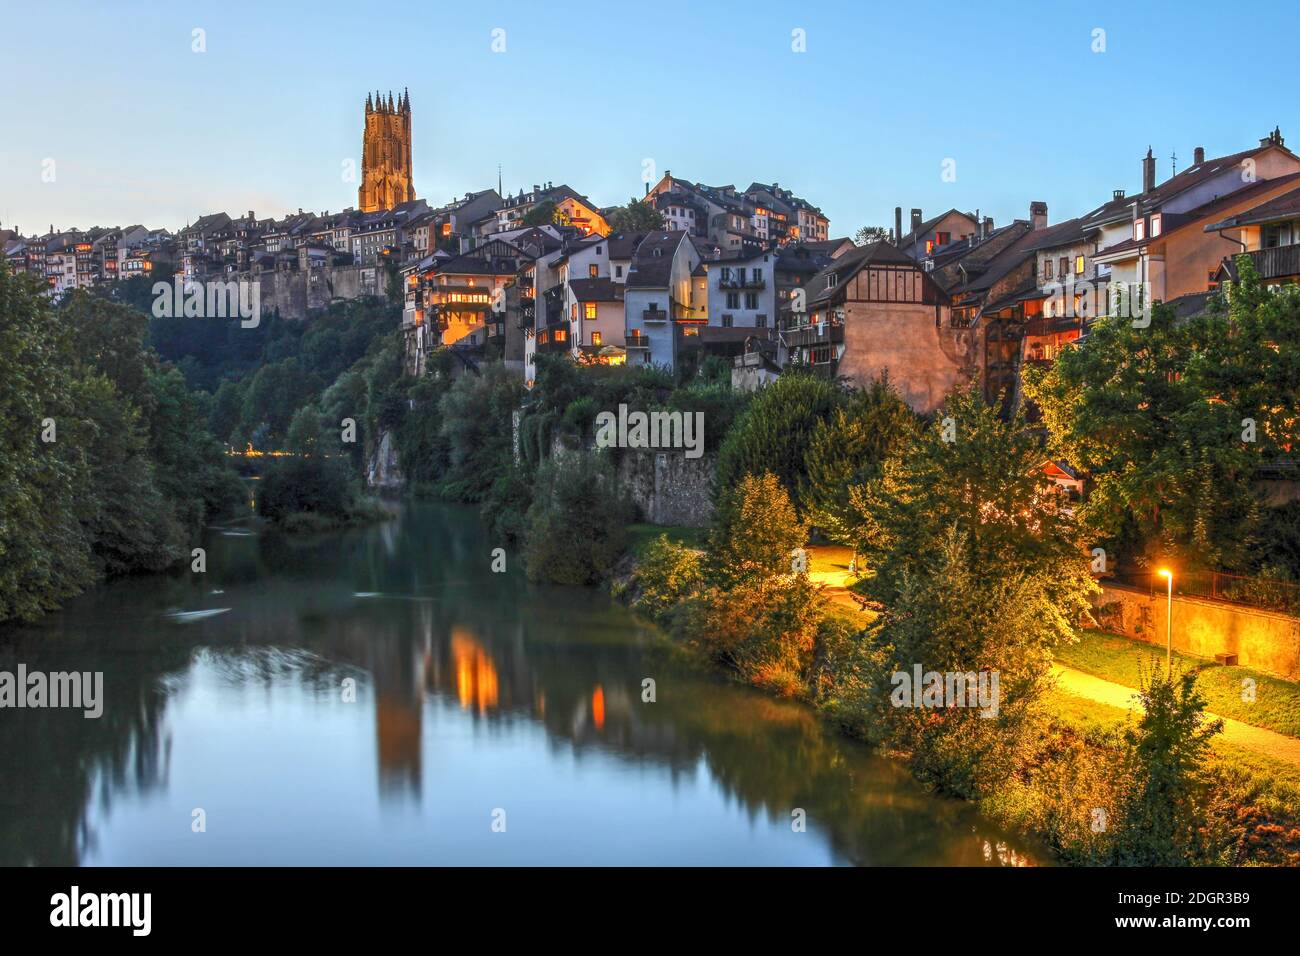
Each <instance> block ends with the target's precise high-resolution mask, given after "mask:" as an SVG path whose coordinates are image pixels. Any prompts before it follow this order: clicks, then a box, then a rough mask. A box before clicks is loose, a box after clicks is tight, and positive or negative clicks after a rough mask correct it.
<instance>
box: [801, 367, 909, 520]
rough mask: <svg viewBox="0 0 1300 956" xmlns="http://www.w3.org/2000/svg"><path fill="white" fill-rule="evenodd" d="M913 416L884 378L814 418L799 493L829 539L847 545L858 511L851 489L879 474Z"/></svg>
mask: <svg viewBox="0 0 1300 956" xmlns="http://www.w3.org/2000/svg"><path fill="white" fill-rule="evenodd" d="M916 430H917V420H916V417H915V416H914V415H913V414H912V411H911V409H909V408H908V407H907V403H906V402H904V401H903V400H902V399H901V398H900V397H899V396H898V393H897V392H896V391H895V390H894V389H893V388H892V387H891V386H890V385H889V381H888V379H887V378H884V377H882V378H879V379H876V380H874V381H872V383H871V384H870V385H868V386H867V388H866V389H864V390H862V391H855V392H853V393H852V394H851V396H850V397H849V399H848V401H847V403H846V404H845V405H844V407H842V408H837V409H835V411H834V412H833V413H832V414H831V416H830V417H829V418H826V419H823V420H822V421H820V422H818V424H817V426H816V428H815V429H814V430H813V433H812V437H811V439H810V440H809V442H808V450H807V452H806V453H805V455H804V468H805V471H806V475H805V476H804V478H803V484H802V486H801V497H802V499H803V501H804V502H805V503H806V505H807V508H808V516H809V518H810V520H811V521H812V523H813V524H815V525H816V526H817V527H818V528H819V529H821V531H822V532H823V533H825V534H826V536H827V537H829V538H830V539H831V540H832V541H836V542H838V543H840V544H848V545H851V544H853V543H854V541H855V537H856V530H857V528H858V527H859V526H860V525H861V523H862V519H863V516H862V514H861V513H860V512H859V511H858V510H857V508H856V507H855V506H854V503H853V500H852V498H851V497H850V493H851V491H852V490H853V489H854V488H858V487H861V486H862V485H863V484H865V483H866V482H867V481H869V480H871V479H873V478H876V477H878V476H879V474H880V471H881V469H882V468H883V467H884V463H885V461H886V459H888V458H889V457H890V455H891V454H893V452H894V451H895V450H896V449H898V448H900V447H902V446H903V445H904V444H905V443H906V442H909V441H911V440H912V439H913V438H914V436H915V433H916Z"/></svg>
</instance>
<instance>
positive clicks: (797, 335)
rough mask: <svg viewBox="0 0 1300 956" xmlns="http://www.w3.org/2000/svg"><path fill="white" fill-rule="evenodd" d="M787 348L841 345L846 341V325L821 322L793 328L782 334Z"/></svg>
mask: <svg viewBox="0 0 1300 956" xmlns="http://www.w3.org/2000/svg"><path fill="white" fill-rule="evenodd" d="M781 337H782V338H783V339H784V340H785V344H786V347H787V348H801V347H807V346H813V345H839V344H841V343H842V342H843V341H844V326H843V325H841V324H840V323H838V322H836V323H825V322H823V323H820V324H818V325H807V326H804V327H803V328H800V329H791V330H789V331H787V332H783V333H782V336H781Z"/></svg>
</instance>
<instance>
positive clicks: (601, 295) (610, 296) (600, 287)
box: [569, 277, 623, 302]
mask: <svg viewBox="0 0 1300 956" xmlns="http://www.w3.org/2000/svg"><path fill="white" fill-rule="evenodd" d="M569 288H570V289H572V290H573V295H574V297H575V298H576V299H577V300H578V301H579V302H622V301H623V283H621V282H615V281H614V280H613V279H610V278H608V277H602V278H598V279H570V280H569Z"/></svg>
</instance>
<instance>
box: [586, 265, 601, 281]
mask: <svg viewBox="0 0 1300 956" xmlns="http://www.w3.org/2000/svg"><path fill="white" fill-rule="evenodd" d="M587 275H589V276H591V278H593V279H594V278H596V277H597V276H599V275H600V266H598V265H596V263H594V262H593V263H592V264H591V265H589V266H587Z"/></svg>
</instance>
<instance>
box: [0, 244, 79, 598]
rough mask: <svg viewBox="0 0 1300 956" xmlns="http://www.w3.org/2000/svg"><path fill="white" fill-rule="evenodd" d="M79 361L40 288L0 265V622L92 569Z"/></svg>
mask: <svg viewBox="0 0 1300 956" xmlns="http://www.w3.org/2000/svg"><path fill="white" fill-rule="evenodd" d="M75 366H76V358H75V353H74V349H73V337H72V331H71V329H70V328H68V327H67V326H66V325H65V324H63V323H62V322H60V321H59V320H58V318H57V317H56V316H55V315H54V313H53V310H52V309H51V308H50V305H49V299H48V297H47V296H46V295H45V293H44V290H43V289H42V288H41V287H40V286H38V285H37V284H36V283H35V282H34V281H33V280H32V279H30V278H29V277H27V276H17V275H14V274H13V273H11V272H10V271H9V268H8V266H7V265H4V264H0V622H2V621H8V620H12V619H15V618H16V619H19V620H31V619H34V618H36V617H39V616H40V615H41V614H42V613H44V612H45V611H49V610H52V609H54V608H56V607H58V605H59V604H60V603H61V602H62V601H63V600H65V599H66V598H68V597H71V596H72V595H74V594H77V593H78V592H79V591H81V590H82V589H83V588H85V587H87V586H88V585H89V584H90V583H91V582H92V581H93V580H94V577H95V572H94V567H93V565H92V563H91V558H90V540H89V537H88V535H87V533H86V531H85V529H84V528H83V526H82V523H81V521H80V518H81V517H82V516H83V515H86V514H88V513H93V510H94V501H93V499H92V496H91V495H90V494H89V493H88V492H90V491H91V490H92V487H91V485H90V483H89V477H90V469H89V467H88V464H87V462H86V459H85V456H84V455H83V454H82V452H81V450H80V449H79V448H78V446H77V444H76V443H75V442H74V441H73V440H72V438H73V434H75V428H76V427H77V423H78V420H79V415H78V412H77V406H76V381H75V379H74V377H73V369H74V368H75ZM50 424H52V425H53V426H54V431H53V433H51V432H50V431H49V425H50ZM42 435H45V436H47V437H53V439H54V440H53V441H43V440H42ZM60 436H62V440H60Z"/></svg>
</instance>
